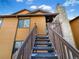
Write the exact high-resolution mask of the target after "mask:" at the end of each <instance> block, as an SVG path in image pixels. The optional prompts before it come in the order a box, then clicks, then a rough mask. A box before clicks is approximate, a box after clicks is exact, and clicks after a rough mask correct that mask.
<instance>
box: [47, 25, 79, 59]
mask: <svg viewBox="0 0 79 59" xmlns="http://www.w3.org/2000/svg"><path fill="white" fill-rule="evenodd" d="M54 25H56V24H54ZM51 26H53V24H50V25H48V30H49V38H50V40H51V42H52V43H53V44H54V49H55V50H56V52H57V55H58V59H79V51H78V50H77V49H76V48H74V47H72V46H71V45H70V43H68V42H67V41H65V39H64V38H63V36H62V35H61V34H60V33H59V32H61V30H60V31H59V32H58V30H59V29H57V30H56V29H55V27H54V28H52V27H51ZM58 27H59V28H60V25H58ZM56 28H57V27H56Z"/></svg>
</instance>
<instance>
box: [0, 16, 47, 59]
mask: <svg viewBox="0 0 79 59" xmlns="http://www.w3.org/2000/svg"><path fill="white" fill-rule="evenodd" d="M23 18H26V17H23ZM29 18H30V27H29V28H17V25H18V20H19V19H18V18H4V19H3V23H2V26H1V28H0V59H11V54H12V49H13V44H14V38H15V35H16V38H15V39H16V41H20V40H21V41H22V40H24V39H25V38H26V37H27V36H28V34H29V31H31V30H32V28H33V27H34V25H35V23H36V25H37V32H38V34H46V32H45V30H46V21H45V17H44V16H33V17H29ZM16 30H17V32H16Z"/></svg>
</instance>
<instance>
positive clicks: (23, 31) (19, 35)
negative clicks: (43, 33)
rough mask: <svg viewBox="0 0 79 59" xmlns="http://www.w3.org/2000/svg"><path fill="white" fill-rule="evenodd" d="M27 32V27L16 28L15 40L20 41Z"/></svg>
mask: <svg viewBox="0 0 79 59" xmlns="http://www.w3.org/2000/svg"><path fill="white" fill-rule="evenodd" d="M28 33H29V28H18V29H17V35H16V40H17V41H18V40H19V41H22V40H25V39H26V37H27V36H28Z"/></svg>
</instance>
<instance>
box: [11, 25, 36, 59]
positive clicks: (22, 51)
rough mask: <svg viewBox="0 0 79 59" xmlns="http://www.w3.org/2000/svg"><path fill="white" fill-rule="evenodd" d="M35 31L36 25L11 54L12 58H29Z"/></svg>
mask: <svg viewBox="0 0 79 59" xmlns="http://www.w3.org/2000/svg"><path fill="white" fill-rule="evenodd" d="M36 33H37V31H36V26H34V28H33V29H32V30H31V31H30V33H29V35H28V36H27V38H26V40H25V41H24V43H23V44H22V46H21V47H20V48H19V49H18V50H17V51H16V52H15V53H14V54H13V58H12V59H31V53H32V47H33V46H34V42H35V37H36Z"/></svg>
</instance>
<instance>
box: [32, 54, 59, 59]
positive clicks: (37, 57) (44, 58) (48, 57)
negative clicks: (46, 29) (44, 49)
mask: <svg viewBox="0 0 79 59" xmlns="http://www.w3.org/2000/svg"><path fill="white" fill-rule="evenodd" d="M31 57H32V59H58V58H57V55H56V54H55V53H32V56H31Z"/></svg>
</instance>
